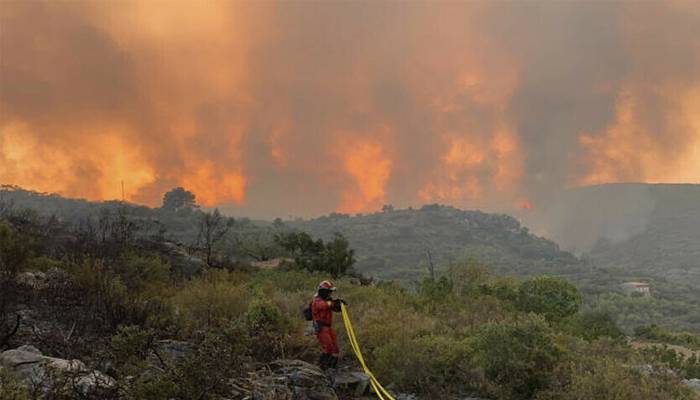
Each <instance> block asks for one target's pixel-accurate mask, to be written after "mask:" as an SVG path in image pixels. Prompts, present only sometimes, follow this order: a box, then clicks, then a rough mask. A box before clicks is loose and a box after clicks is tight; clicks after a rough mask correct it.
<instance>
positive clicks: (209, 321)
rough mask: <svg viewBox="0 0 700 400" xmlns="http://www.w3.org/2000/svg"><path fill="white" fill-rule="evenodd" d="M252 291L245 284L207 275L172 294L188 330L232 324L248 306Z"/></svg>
mask: <svg viewBox="0 0 700 400" xmlns="http://www.w3.org/2000/svg"><path fill="white" fill-rule="evenodd" d="M250 297H251V293H250V291H249V290H248V288H247V287H246V286H245V285H237V284H234V283H230V282H227V281H222V280H216V279H215V278H209V277H203V278H198V279H195V280H193V281H192V282H190V283H188V284H186V285H185V286H184V287H183V288H182V289H181V290H180V291H179V292H178V293H177V294H176V295H175V296H173V298H172V304H173V307H174V309H175V314H176V316H177V319H178V321H179V324H180V326H182V327H183V328H184V329H185V331H186V333H187V334H191V333H193V332H194V331H197V330H202V329H204V330H211V329H217V328H220V327H222V326H226V325H228V324H230V323H231V322H232V321H235V320H236V319H238V318H240V317H242V316H243V314H244V313H245V312H246V311H247V309H248V303H249V302H250Z"/></svg>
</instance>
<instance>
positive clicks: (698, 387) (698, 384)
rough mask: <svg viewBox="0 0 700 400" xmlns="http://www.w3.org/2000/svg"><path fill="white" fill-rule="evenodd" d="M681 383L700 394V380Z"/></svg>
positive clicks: (688, 380)
mask: <svg viewBox="0 0 700 400" xmlns="http://www.w3.org/2000/svg"><path fill="white" fill-rule="evenodd" d="M683 383H685V384H686V386H688V387H689V388H691V389H693V390H695V391H696V392H697V393H698V394H700V379H686V380H684V381H683Z"/></svg>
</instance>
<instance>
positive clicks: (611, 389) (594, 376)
mask: <svg viewBox="0 0 700 400" xmlns="http://www.w3.org/2000/svg"><path fill="white" fill-rule="evenodd" d="M554 375H555V376H558V377H561V378H562V379H560V380H559V381H557V382H556V383H555V384H553V385H552V387H551V388H549V389H547V390H544V391H542V392H541V393H539V394H538V395H537V397H536V399H537V400H589V399H615V400H639V399H644V400H692V399H695V398H696V397H695V396H694V395H693V394H692V392H691V390H690V389H688V388H686V387H683V386H682V385H681V383H680V381H679V379H678V378H677V377H674V376H672V375H670V374H666V373H664V372H663V371H652V372H650V373H645V372H642V371H640V370H639V369H636V368H632V367H630V366H627V365H625V364H623V363H621V362H620V360H618V359H612V358H607V357H600V358H591V357H582V358H578V359H577V360H574V361H573V362H571V363H568V364H566V365H563V366H562V367H561V368H560V369H559V370H557V371H556V372H555V374H554Z"/></svg>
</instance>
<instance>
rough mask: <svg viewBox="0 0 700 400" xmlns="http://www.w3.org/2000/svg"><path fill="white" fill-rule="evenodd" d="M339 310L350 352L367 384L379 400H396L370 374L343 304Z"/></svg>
mask: <svg viewBox="0 0 700 400" xmlns="http://www.w3.org/2000/svg"><path fill="white" fill-rule="evenodd" d="M340 309H341V311H342V314H343V323H344V324H345V330H346V331H347V332H348V338H350V345H351V346H352V350H353V351H354V352H355V356H357V360H358V361H359V362H360V365H362V369H363V370H364V371H365V374H366V375H367V376H369V383H370V384H371V385H372V389H374V393H376V394H377V396H379V399H380V400H396V399H394V397H392V396H391V394H389V392H388V391H387V390H386V389H384V387H383V386H382V385H381V384H380V383H379V381H378V380H377V378H375V377H374V374H372V371H370V370H369V368H368V367H367V363H365V359H364V357H362V351H360V345H359V344H358V343H357V338H356V337H355V331H354V330H353V329H352V322H350V317H349V316H348V310H347V308H346V307H345V304H342V303H341V304H340Z"/></svg>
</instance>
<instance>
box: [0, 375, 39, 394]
mask: <svg viewBox="0 0 700 400" xmlns="http://www.w3.org/2000/svg"><path fill="white" fill-rule="evenodd" d="M31 398H32V397H31V396H30V392H29V390H28V389H27V388H25V387H24V386H22V385H21V384H20V383H19V382H17V380H16V379H15V378H14V377H13V376H12V375H11V374H10V372H9V371H6V370H5V369H3V368H0V399H3V400H30V399H31Z"/></svg>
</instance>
